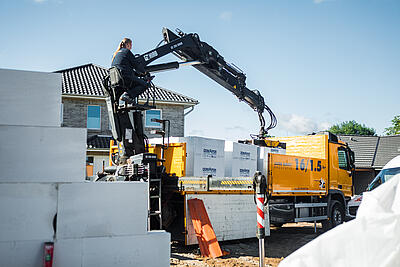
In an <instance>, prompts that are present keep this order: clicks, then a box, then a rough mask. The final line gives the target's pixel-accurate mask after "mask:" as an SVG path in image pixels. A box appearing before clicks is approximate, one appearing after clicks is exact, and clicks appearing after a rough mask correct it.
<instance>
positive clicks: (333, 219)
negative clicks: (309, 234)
mask: <svg viewBox="0 0 400 267" xmlns="http://www.w3.org/2000/svg"><path fill="white" fill-rule="evenodd" d="M330 207H331V208H330V210H331V212H330V214H328V219H327V220H325V221H323V222H322V229H323V230H324V232H326V231H328V230H330V229H332V228H334V227H336V226H338V225H339V224H341V223H343V222H344V216H345V214H344V208H343V206H342V204H341V203H340V202H339V201H337V200H333V201H332V202H331V205H330Z"/></svg>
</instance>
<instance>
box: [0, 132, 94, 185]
mask: <svg viewBox="0 0 400 267" xmlns="http://www.w3.org/2000/svg"><path fill="white" fill-rule="evenodd" d="M0 139H1V140H2V141H1V143H0V156H1V160H0V169H1V172H0V183H2V182H50V183H51V182H79V181H84V180H85V159H86V141H85V140H86V129H79V128H61V127H34V126H9V125H0Z"/></svg>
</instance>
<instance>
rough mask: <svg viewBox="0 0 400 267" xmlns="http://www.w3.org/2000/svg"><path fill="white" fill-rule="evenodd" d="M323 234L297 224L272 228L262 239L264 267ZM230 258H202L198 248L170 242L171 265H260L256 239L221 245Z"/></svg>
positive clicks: (319, 227) (306, 224)
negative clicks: (269, 233)
mask: <svg viewBox="0 0 400 267" xmlns="http://www.w3.org/2000/svg"><path fill="white" fill-rule="evenodd" d="M321 233H322V230H321V225H320V224H317V233H316V234H315V233H314V224H311V223H298V224H294V223H293V224H285V225H283V227H280V228H277V227H271V235H270V236H269V237H267V238H266V239H265V254H266V259H265V266H274V267H275V266H278V264H279V262H280V261H281V260H282V259H284V258H285V257H287V256H288V255H289V254H291V253H292V252H294V251H295V250H297V249H298V248H300V247H302V246H303V245H305V244H306V243H308V242H309V241H311V240H313V239H314V238H316V237H317V236H318V235H319V234H321ZM220 246H221V248H222V249H223V250H225V251H228V252H229V255H227V256H223V257H221V258H217V259H210V258H203V257H201V255H200V249H199V247H198V246H186V247H185V246H182V245H180V244H177V243H172V247H171V261H170V262H171V266H221V267H222V266H228V267H237V266H259V262H258V255H259V254H258V253H259V252H258V239H256V238H251V239H244V240H238V241H225V242H220Z"/></svg>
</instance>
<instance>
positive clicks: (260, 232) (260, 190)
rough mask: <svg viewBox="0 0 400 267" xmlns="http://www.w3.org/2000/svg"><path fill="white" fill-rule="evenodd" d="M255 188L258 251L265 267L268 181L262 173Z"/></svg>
mask: <svg viewBox="0 0 400 267" xmlns="http://www.w3.org/2000/svg"><path fill="white" fill-rule="evenodd" d="M253 187H254V191H255V195H256V204H257V234H256V235H257V238H258V249H259V253H260V267H264V259H265V250H264V238H265V220H264V206H265V194H266V188H267V179H266V178H265V176H264V175H262V174H261V172H256V174H255V175H254V179H253Z"/></svg>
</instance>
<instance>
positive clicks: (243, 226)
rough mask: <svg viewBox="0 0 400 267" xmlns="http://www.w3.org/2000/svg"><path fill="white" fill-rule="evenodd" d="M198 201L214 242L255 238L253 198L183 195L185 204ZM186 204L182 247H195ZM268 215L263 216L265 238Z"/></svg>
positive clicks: (255, 225) (251, 196) (255, 221)
mask: <svg viewBox="0 0 400 267" xmlns="http://www.w3.org/2000/svg"><path fill="white" fill-rule="evenodd" d="M194 198H197V199H201V200H202V201H203V203H204V206H205V208H206V211H207V214H208V217H209V219H210V222H211V225H212V228H213V229H214V232H215V235H216V237H217V240H218V241H224V240H233V239H242V238H252V237H255V236H256V229H257V206H256V205H255V204H254V199H253V195H247V194H246V195H240V194H186V195H185V201H187V200H189V199H194ZM185 203H186V225H187V228H186V230H187V234H186V245H194V244H198V241H197V237H196V232H195V230H194V227H193V223H192V218H191V215H190V211H189V208H188V205H187V202H185ZM268 215H269V214H268V212H267V213H266V214H265V216H264V218H265V234H266V235H267V236H269V235H270V232H269V218H268Z"/></svg>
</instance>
